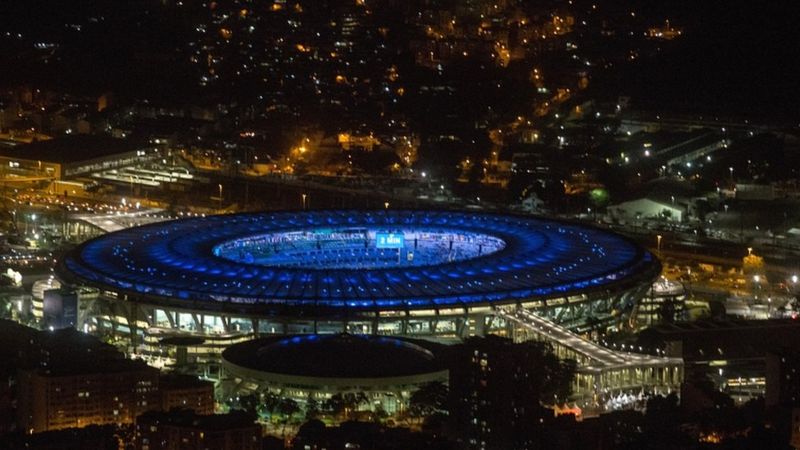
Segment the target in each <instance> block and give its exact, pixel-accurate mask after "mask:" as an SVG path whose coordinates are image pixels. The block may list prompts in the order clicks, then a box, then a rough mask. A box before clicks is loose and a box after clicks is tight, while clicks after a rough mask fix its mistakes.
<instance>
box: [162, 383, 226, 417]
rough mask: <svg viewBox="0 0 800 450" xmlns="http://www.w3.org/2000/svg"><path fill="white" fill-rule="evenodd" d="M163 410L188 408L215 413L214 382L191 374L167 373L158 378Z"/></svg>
mask: <svg viewBox="0 0 800 450" xmlns="http://www.w3.org/2000/svg"><path fill="white" fill-rule="evenodd" d="M158 391H159V393H160V394H161V410H162V411H170V410H173V409H188V410H191V411H194V412H195V414H214V383H212V382H211V381H205V380H201V379H199V378H197V377H193V376H190V375H180V374H166V375H162V376H161V377H160V378H159V380H158Z"/></svg>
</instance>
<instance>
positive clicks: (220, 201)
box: [217, 183, 222, 209]
mask: <svg viewBox="0 0 800 450" xmlns="http://www.w3.org/2000/svg"><path fill="white" fill-rule="evenodd" d="M217 186H218V187H219V209H222V183H220V184H218V185H217Z"/></svg>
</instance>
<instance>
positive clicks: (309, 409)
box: [306, 397, 321, 420]
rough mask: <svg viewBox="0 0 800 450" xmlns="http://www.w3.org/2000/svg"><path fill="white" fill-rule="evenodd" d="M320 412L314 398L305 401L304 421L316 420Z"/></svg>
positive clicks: (319, 407) (319, 406)
mask: <svg viewBox="0 0 800 450" xmlns="http://www.w3.org/2000/svg"><path fill="white" fill-rule="evenodd" d="M320 412H321V405H320V404H319V402H318V401H317V400H316V399H315V398H313V397H309V398H308V400H306V420H312V419H316V418H317V416H319V413H320Z"/></svg>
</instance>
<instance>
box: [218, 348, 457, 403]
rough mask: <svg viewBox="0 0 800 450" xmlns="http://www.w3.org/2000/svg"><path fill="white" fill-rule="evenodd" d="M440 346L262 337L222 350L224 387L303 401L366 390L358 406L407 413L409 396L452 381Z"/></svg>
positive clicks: (318, 399)
mask: <svg viewBox="0 0 800 450" xmlns="http://www.w3.org/2000/svg"><path fill="white" fill-rule="evenodd" d="M436 347H438V346H437V345H435V344H433V343H430V342H426V341H420V340H408V339H399V338H388V337H379V336H369V335H351V334H328V335H319V334H308V335H299V336H293V337H270V338H261V339H256V340H253V341H249V342H244V343H241V344H236V345H233V346H231V347H229V348H228V349H227V350H225V351H224V352H223V354H222V357H223V363H222V367H223V370H224V374H225V375H224V377H223V380H222V382H223V386H225V388H226V389H228V390H229V391H230V393H231V394H233V395H240V394H248V393H253V392H256V393H273V394H276V395H279V396H280V397H282V398H291V399H293V400H295V401H296V402H298V403H299V404H300V405H305V404H307V403H308V402H309V401H310V400H314V401H316V402H317V403H318V404H320V403H322V402H325V401H326V400H329V399H330V398H331V397H332V396H334V395H336V394H340V395H343V394H362V393H363V394H365V395H366V398H365V399H364V400H365V401H364V403H363V404H362V405H360V407H359V409H362V410H368V411H375V410H378V409H380V410H383V411H385V412H387V413H388V414H390V415H394V414H398V413H401V412H402V411H404V410H405V409H406V408H407V406H408V402H409V399H410V397H411V394H413V393H414V392H415V391H416V390H417V389H419V388H420V387H422V386H424V385H426V384H428V383H434V382H438V383H442V384H447V382H448V371H447V370H446V369H444V368H443V366H442V365H441V363H440V362H439V361H438V360H437V358H436V356H435V354H434V352H433V351H432V350H431V349H434V350H435V348H436Z"/></svg>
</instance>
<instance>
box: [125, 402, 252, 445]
mask: <svg viewBox="0 0 800 450" xmlns="http://www.w3.org/2000/svg"><path fill="white" fill-rule="evenodd" d="M134 448H135V449H136V450H173V449H174V450H178V449H180V450H212V449H213V450H260V449H261V426H260V425H258V424H257V423H255V421H254V418H253V417H252V416H250V415H248V414H246V413H242V412H232V413H229V414H217V415H201V414H195V413H193V412H191V411H170V412H149V413H146V414H143V415H141V416H139V417H138V418H137V419H136V427H135V435H134Z"/></svg>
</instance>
